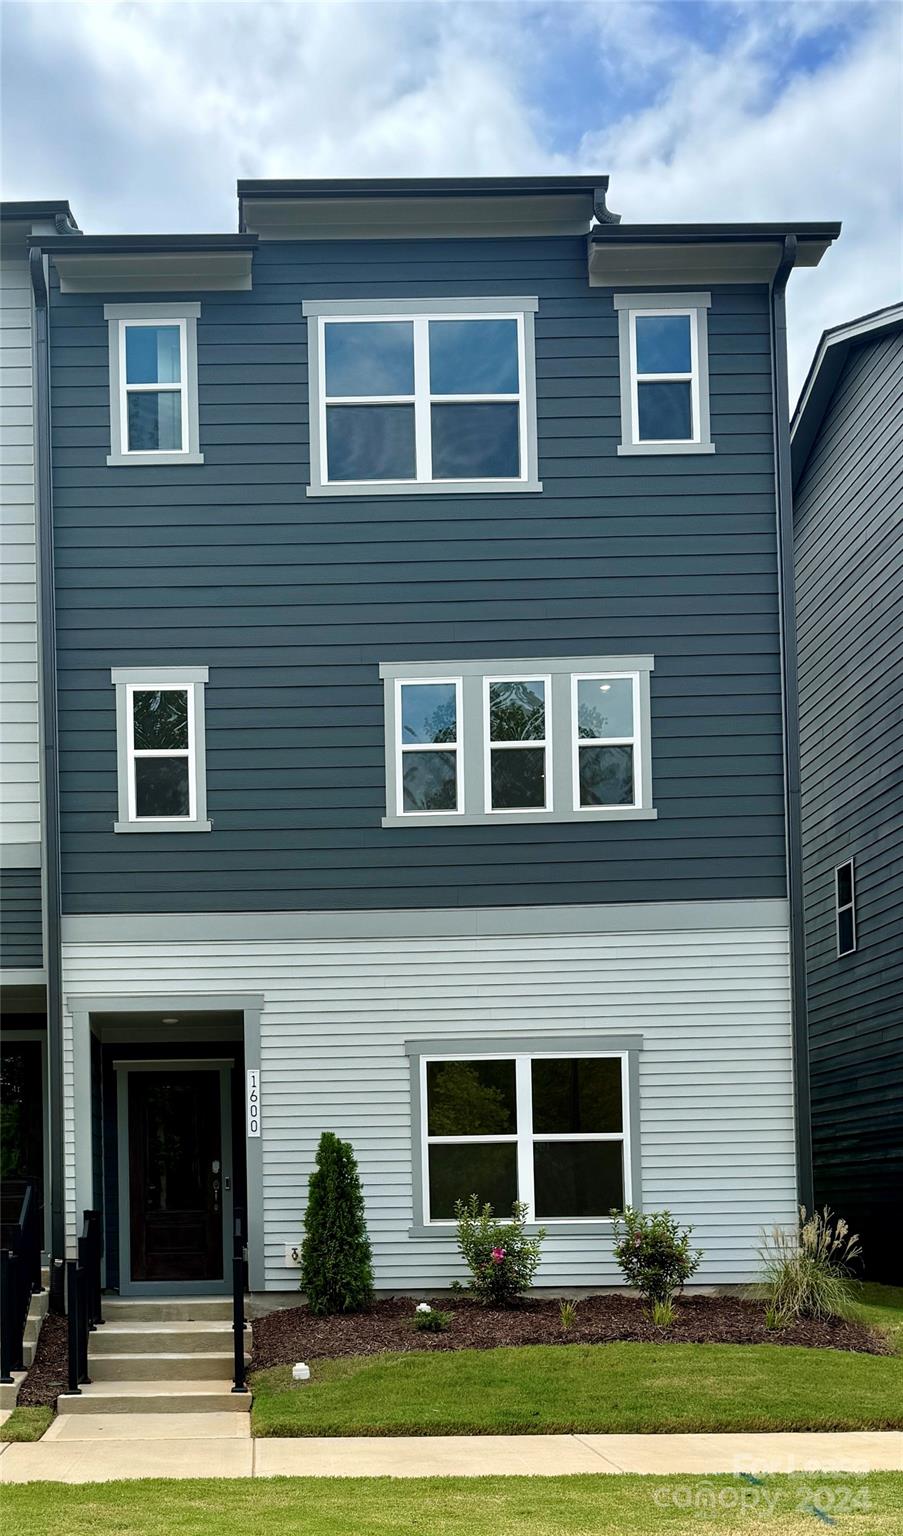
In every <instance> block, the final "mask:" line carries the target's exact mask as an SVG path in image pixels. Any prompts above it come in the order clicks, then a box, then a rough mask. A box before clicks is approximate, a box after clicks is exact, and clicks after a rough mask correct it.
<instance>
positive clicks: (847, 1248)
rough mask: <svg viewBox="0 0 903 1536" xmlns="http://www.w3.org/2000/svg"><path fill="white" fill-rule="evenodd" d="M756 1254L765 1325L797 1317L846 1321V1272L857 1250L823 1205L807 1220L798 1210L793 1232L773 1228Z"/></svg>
mask: <svg viewBox="0 0 903 1536" xmlns="http://www.w3.org/2000/svg"><path fill="white" fill-rule="evenodd" d="M761 1253H762V1264H763V1269H764V1278H765V1285H766V1291H767V1298H768V1309H767V1312H766V1315H765V1320H766V1324H767V1326H769V1327H772V1326H773V1327H776V1328H779V1327H782V1326H783V1325H784V1324H786V1323H789V1322H793V1321H794V1320H795V1319H796V1318H801V1317H812V1318H818V1319H821V1320H828V1319H830V1318H835V1317H837V1318H844V1317H849V1316H850V1309H851V1305H852V1295H851V1271H852V1266H853V1264H854V1263H855V1262H856V1260H857V1259H858V1258H859V1257H860V1256H861V1254H862V1247H861V1244H860V1242H859V1238H858V1237H857V1236H856V1234H855V1233H853V1232H851V1231H850V1229H849V1227H848V1226H847V1223H846V1222H845V1221H844V1220H843V1218H842V1217H840V1216H835V1215H834V1214H833V1212H832V1211H830V1210H829V1209H828V1207H827V1206H825V1208H824V1210H823V1211H813V1212H812V1215H811V1216H809V1215H807V1213H806V1208H805V1206H801V1207H800V1213H799V1224H798V1226H797V1228H796V1229H795V1230H792V1231H788V1230H787V1228H786V1227H773V1228H772V1230H771V1232H770V1233H768V1234H767V1236H766V1237H765V1238H764V1239H763V1243H762V1250H761ZM769 1316H772V1317H773V1318H774V1323H773V1324H772V1323H769V1322H768V1318H769Z"/></svg>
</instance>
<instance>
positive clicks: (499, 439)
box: [432, 404, 520, 480]
mask: <svg viewBox="0 0 903 1536" xmlns="http://www.w3.org/2000/svg"><path fill="white" fill-rule="evenodd" d="M432 423H433V479H434V480H515V479H517V476H518V475H519V474H520V446H519V445H520V431H519V427H518V407H517V406H516V405H504V404H496V405H434V406H433V407H432Z"/></svg>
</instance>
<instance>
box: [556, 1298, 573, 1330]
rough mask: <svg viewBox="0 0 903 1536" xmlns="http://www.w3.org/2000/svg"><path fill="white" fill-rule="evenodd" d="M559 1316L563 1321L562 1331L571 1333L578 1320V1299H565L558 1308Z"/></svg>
mask: <svg viewBox="0 0 903 1536" xmlns="http://www.w3.org/2000/svg"><path fill="white" fill-rule="evenodd" d="M558 1317H559V1320H560V1322H561V1331H562V1333H570V1331H571V1329H572V1328H573V1326H574V1324H575V1323H576V1321H577V1303H576V1301H563V1302H562V1303H561V1306H560V1307H559V1308H558Z"/></svg>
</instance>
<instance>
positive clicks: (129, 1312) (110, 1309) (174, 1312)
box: [101, 1296, 232, 1323]
mask: <svg viewBox="0 0 903 1536" xmlns="http://www.w3.org/2000/svg"><path fill="white" fill-rule="evenodd" d="M101 1310H102V1312H103V1316H104V1319H105V1321H106V1322H110V1323H114V1322H115V1323H125V1322H132V1323H213V1322H230V1323H231V1321H232V1302H231V1300H230V1298H229V1297H228V1296H185V1297H172V1296H170V1297H167V1298H165V1299H161V1300H160V1301H157V1300H155V1299H152V1298H150V1297H145V1296H134V1297H133V1296H104V1298H103V1304H102V1309H101Z"/></svg>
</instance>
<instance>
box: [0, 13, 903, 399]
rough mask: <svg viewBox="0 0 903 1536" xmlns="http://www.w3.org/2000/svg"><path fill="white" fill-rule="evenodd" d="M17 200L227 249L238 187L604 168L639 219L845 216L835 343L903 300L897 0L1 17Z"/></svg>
mask: <svg viewBox="0 0 903 1536" xmlns="http://www.w3.org/2000/svg"><path fill="white" fill-rule="evenodd" d="M0 85H2V96H0V112H2V117H0V187H2V196H3V197H4V198H10V199H29V198H35V199H36V198H50V197H68V199H69V201H70V203H71V205H72V208H73V211H74V213H75V216H76V218H77V219H78V222H79V224H80V225H81V227H82V228H83V229H85V230H86V231H88V232H90V233H101V232H121V231H129V232H137V233H155V232H162V231H182V232H194V231H207V230H234V229H235V228H236V227H237V226H236V218H237V209H236V201H235V182H236V180H237V179H238V178H239V177H255V176H259V177H265V176H387V175H395V176H402V175H410V176H426V175H435V176H443V175H506V174H511V175H530V174H532V173H537V172H542V173H560V174H566V173H568V172H606V173H608V174H609V176H610V177H611V188H610V192H609V198H608V201H609V206H610V207H611V208H613V209H614V210H615V211H616V212H618V213H620V214H621V215H622V217H623V219H624V220H625V222H636V223H653V222H657V221H670V220H678V221H679V220H682V219H685V220H688V221H694V222H696V221H705V220H710V219H711V220H719V219H728V220H732V219H736V220H743V219H750V220H761V219H778V220H794V219H800V220H803V219H840V220H842V221H843V224H844V232H843V235H842V237H841V240H840V242H839V243H838V244H837V245H836V246H835V247H834V248H833V249H832V250H831V251H829V252H828V254H827V256H826V257H825V258H824V260H823V262H822V265H821V267H820V268H819V269H818V270H817V271H815V272H811V271H803V272H799V273H797V274H795V275H794V276H793V277H792V279H791V286H790V290H789V295H788V310H789V324H790V352H791V388H792V391H793V392H795V391H796V390H797V389H798V388H799V386H800V384H801V382H802V379H803V377H804V375H805V372H806V369H807V367H808V364H809V362H810V360H811V358H812V354H813V352H814V349H815V346H816V344H817V342H818V338H819V336H820V334H821V332H822V330H824V329H825V328H826V327H828V326H832V325H837V324H839V323H841V322H843V321H844V320H848V319H851V318H853V317H854V316H856V315H860V314H863V313H866V312H868V311H869V310H872V309H876V308H879V307H881V306H882V305H884V304H888V303H892V302H894V301H895V300H898V299H899V298H900V297H901V292H903V249H901V247H903V234H901V232H903V206H901V204H903V148H901V145H903V131H901V130H903V5H901V4H900V3H899V0H840V3H837V0H789V3H786V0H557V3H556V0H552V3H532V0H516V3H511V0H480V3H477V4H473V3H462V0H407V3H395V0H391V3H390V0H308V3H300V4H299V3H295V0H230V3H221V0H198V3H195V0H160V3H158V0H65V3H59V0H0Z"/></svg>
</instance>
